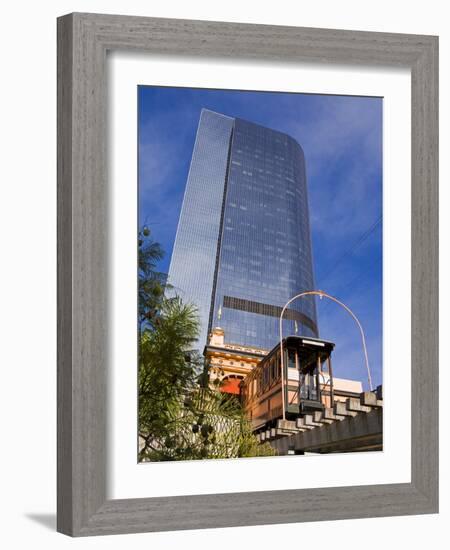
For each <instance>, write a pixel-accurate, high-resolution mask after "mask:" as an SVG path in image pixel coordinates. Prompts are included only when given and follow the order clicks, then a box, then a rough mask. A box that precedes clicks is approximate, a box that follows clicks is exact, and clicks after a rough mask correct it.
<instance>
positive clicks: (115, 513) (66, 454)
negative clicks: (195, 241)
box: [57, 13, 438, 536]
mask: <svg viewBox="0 0 450 550" xmlns="http://www.w3.org/2000/svg"><path fill="white" fill-rule="evenodd" d="M108 50H135V51H137V52H148V53H149V54H161V53H163V54H172V55H176V56H181V55H185V54H186V53H189V55H191V56H216V57H217V56H219V57H220V56H225V57H229V58H243V57H245V58H247V59H252V58H254V59H264V60H279V61H287V60H289V61H292V62H295V61H309V62H317V63H331V64H353V63H354V64H362V65H366V66H376V65H379V66H393V67H407V68H410V69H411V75H412V76H411V82H412V88H411V92H412V119H411V120H412V132H411V134H412V135H411V147H412V188H411V189H412V240H411V246H412V295H411V303H412V320H411V323H412V326H411V329H412V350H411V352H412V363H411V369H412V395H411V403H412V407H411V420H412V434H411V436H412V449H411V460H412V465H411V467H412V476H411V477H412V479H411V482H410V483H401V484H387V485H369V486H366V485H365V486H351V487H336V488H325V489H293V490H282V491H263V492H247V493H245V492H244V493H231V494H209V495H192V496H178V497H161V498H159V497H158V498H144V499H129V500H108V499H107V497H106V495H107V491H106V489H107V471H106V460H107V456H106V422H107V417H106V411H107V407H106V398H107V396H106V391H105V388H106V385H107V372H108V368H107V366H108V352H107V350H108V322H107V318H108V317H107V316H108V311H109V310H108V284H107V283H108V268H107V266H108V261H107V260H108V257H107V255H108V240H109V236H108V193H109V192H108V179H107V159H106V146H105V142H106V104H107V102H106V96H107V80H106V53H107V51H108ZM57 487H58V505H57V518H58V520H57V529H58V531H60V532H62V533H66V534H68V535H72V536H83V535H100V534H112V533H132V532H140V531H164V530H178V529H199V528H211V527H229V526H238V525H259V524H275V523H289V522H304V521H318V520H334V519H344V518H363V517H374V516H395V515H405V514H428V513H435V512H437V511H438V38H437V37H435V36H419V35H406V34H391V33H389V34H388V33H374V32H356V31H345V30H329V29H311V28H296V27H280V26H268V25H253V24H251V25H250V24H237V23H217V22H210V21H188V20H177V19H154V18H144V17H128V16H118V15H97V14H83V13H74V14H70V15H66V16H63V17H61V18H59V19H58V483H57Z"/></svg>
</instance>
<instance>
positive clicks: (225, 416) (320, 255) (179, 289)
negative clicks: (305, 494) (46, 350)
mask: <svg viewBox="0 0 450 550" xmlns="http://www.w3.org/2000/svg"><path fill="white" fill-rule="evenodd" d="M382 107H383V99H382V98H381V97H361V96H343V95H323V94H307V93H285V92H266V91H243V90H216V89H194V88H176V87H159V86H145V85H141V86H138V113H137V116H138V151H139V152H138V175H139V182H138V186H139V194H138V196H139V205H138V207H139V216H138V219H139V222H138V228H137V239H138V341H139V354H138V355H139V367H138V368H139V376H138V385H139V388H138V391H139V426H138V459H139V461H140V462H152V461H173V460H195V459H210V458H216V459H225V458H242V457H260V456H277V455H286V454H295V455H305V454H311V453H333V452H360V451H381V450H382V448H383V445H382V344H383V342H382V252H383V243H382V189H383V185H382V184H383V174H382V168H383V166H382V164H383V159H382V130H383V128H382V126H383V125H382V119H383V111H382ZM337 423H338V424H339V426H338V432H339V433H338V434H337V433H336V432H337Z"/></svg>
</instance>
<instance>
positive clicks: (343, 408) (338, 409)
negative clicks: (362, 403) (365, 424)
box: [334, 402, 358, 416]
mask: <svg viewBox="0 0 450 550" xmlns="http://www.w3.org/2000/svg"><path fill="white" fill-rule="evenodd" d="M334 412H335V414H338V415H340V416H356V415H357V414H358V413H357V412H355V411H350V410H349V409H348V408H347V403H339V402H338V403H335V404H334Z"/></svg>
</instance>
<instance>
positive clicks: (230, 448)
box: [139, 228, 275, 461]
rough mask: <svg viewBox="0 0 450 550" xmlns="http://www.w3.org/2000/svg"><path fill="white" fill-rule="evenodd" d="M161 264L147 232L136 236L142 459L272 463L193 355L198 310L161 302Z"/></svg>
mask: <svg viewBox="0 0 450 550" xmlns="http://www.w3.org/2000/svg"><path fill="white" fill-rule="evenodd" d="M162 257H163V250H162V249H161V247H160V245H159V244H158V243H156V242H155V241H153V239H152V237H151V234H150V231H149V229H148V228H143V229H142V230H141V231H140V232H139V321H140V322H139V328H140V330H139V436H140V452H139V460H140V461H148V460H152V461H154V460H194V459H204V458H237V457H244V456H269V455H273V454H275V451H274V450H273V449H272V448H271V447H270V446H269V445H267V444H265V445H260V444H259V443H258V441H257V439H256V437H255V436H254V435H253V434H252V432H251V428H250V425H249V423H248V421H247V419H246V418H245V415H244V413H243V410H242V407H241V405H240V403H239V401H238V400H237V399H236V397H234V396H231V395H228V394H224V393H222V392H220V389H219V387H218V386H214V385H212V384H210V383H209V377H208V369H207V367H206V366H205V365H204V361H203V358H202V357H200V356H199V354H198V352H196V351H193V349H192V348H193V346H194V345H195V342H196V339H197V337H198V332H199V319H198V314H197V309H196V308H195V307H194V306H193V305H191V304H184V303H183V302H182V300H181V299H180V298H179V297H177V296H175V297H173V298H167V297H165V295H164V288H165V282H166V276H165V274H162V273H159V272H157V271H156V266H157V263H158V261H159V260H160V259H161V258H162Z"/></svg>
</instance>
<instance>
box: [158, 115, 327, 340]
mask: <svg viewBox="0 0 450 550" xmlns="http://www.w3.org/2000/svg"><path fill="white" fill-rule="evenodd" d="M168 282H169V283H170V284H171V285H172V287H173V291H172V292H176V293H177V294H179V295H180V296H181V297H182V298H183V300H184V301H186V302H191V303H193V304H195V305H196V306H197V308H198V311H199V315H200V320H201V334H200V338H199V347H200V348H202V347H203V346H204V345H205V344H206V342H207V336H208V333H209V332H210V331H211V330H212V328H214V327H217V326H220V327H221V328H223V329H224V331H225V341H226V342H228V343H233V344H240V345H246V346H255V347H260V348H267V349H270V348H272V347H273V346H275V345H276V344H277V343H278V341H279V328H278V327H279V317H280V313H281V309H282V307H283V306H284V304H285V303H286V302H287V301H288V300H289V299H290V298H292V297H293V296H294V295H295V294H298V293H299V292H302V291H304V290H311V289H313V288H314V282H313V268H312V252H311V238H310V229H309V212H308V196H307V186H306V174H305V159H304V155H303V151H302V148H301V147H300V145H299V144H298V143H297V142H296V141H295V140H294V139H293V138H291V137H290V136H288V135H286V134H284V133H281V132H277V131H275V130H271V129H268V128H265V127H263V126H260V125H258V124H254V123H252V122H248V121H246V120H242V119H239V118H230V117H228V116H225V115H222V114H219V113H215V112H212V111H208V110H206V109H203V110H202V112H201V115H200V122H199V125H198V129H197V136H196V140H195V145H194V151H193V155H192V160H191V165H190V169H189V175H188V179H187V184H186V190H185V194H184V199H183V205H182V209H181V214H180V219H179V222H178V228H177V234H176V239H175V244H174V248H173V253H172V258H171V263H170V268H169V277H168ZM284 318H285V319H286V320H285V321H284V328H283V330H284V333H285V334H286V335H287V334H295V333H297V334H301V335H305V336H318V329H317V316H316V308H315V302H314V299H313V298H312V297H306V298H301V299H300V300H297V301H296V302H294V303H293V304H291V306H290V308H289V309H288V310H287V311H286V312H285V316H284Z"/></svg>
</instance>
